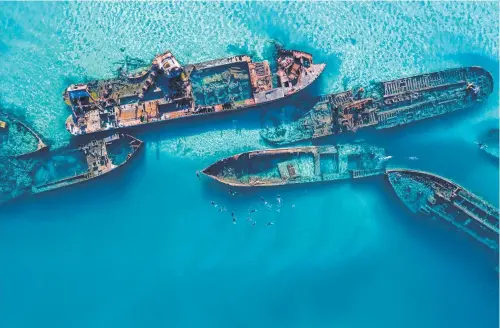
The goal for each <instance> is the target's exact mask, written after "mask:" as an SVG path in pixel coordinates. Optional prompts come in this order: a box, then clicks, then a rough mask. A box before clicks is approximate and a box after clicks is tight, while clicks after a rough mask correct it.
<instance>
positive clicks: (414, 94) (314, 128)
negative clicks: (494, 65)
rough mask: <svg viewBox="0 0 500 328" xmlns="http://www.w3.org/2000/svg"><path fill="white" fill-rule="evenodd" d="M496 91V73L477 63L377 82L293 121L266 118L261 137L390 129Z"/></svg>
mask: <svg viewBox="0 0 500 328" xmlns="http://www.w3.org/2000/svg"><path fill="white" fill-rule="evenodd" d="M492 91H493V78H492V76H491V74H490V73H489V72H488V71H486V70H484V69H483V68H481V67H476V66H473V67H463V68H456V69H450V70H445V71H439V72H434V73H428V74H421V75H416V76H411V77H406V78H401V79H396V80H392V81H386V82H379V83H373V84H371V85H369V86H367V87H365V88H358V89H354V90H348V91H345V92H340V93H334V94H330V95H326V96H321V97H320V98H319V100H318V102H317V103H316V104H315V105H314V107H313V108H312V109H311V110H309V111H307V112H306V113H304V114H303V115H302V116H301V117H299V118H298V119H296V120H292V121H291V122H285V121H284V120H278V121H277V122H265V125H264V128H263V130H262V131H261V136H262V137H263V138H264V139H265V140H267V141H268V142H270V143H273V144H277V145H282V144H288V143H293V142H297V141H301V140H306V139H314V138H319V137H324V136H329V135H335V134H340V133H346V132H356V131H357V130H359V129H363V128H369V127H373V128H375V129H387V128H391V127H395V126H398V125H404V124H409V123H412V122H415V121H420V120H423V119H428V118H432V117H436V116H440V115H444V114H446V113H450V112H454V111H457V110H460V109H465V108H469V107H472V106H474V105H476V104H477V103H480V102H482V101H484V100H485V99H486V98H487V97H488V96H489V95H490V94H491V92H492Z"/></svg>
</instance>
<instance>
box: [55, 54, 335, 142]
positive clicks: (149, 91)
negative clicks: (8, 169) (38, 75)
mask: <svg viewBox="0 0 500 328" xmlns="http://www.w3.org/2000/svg"><path fill="white" fill-rule="evenodd" d="M277 51H278V55H277V61H276V67H277V71H276V72H275V73H274V74H273V73H272V72H271V66H270V64H269V62H268V61H263V62H253V61H252V58H251V57H250V56H247V55H240V56H234V57H230V58H224V59H217V60H211V61H207V62H202V63H198V64H191V65H186V66H183V65H181V64H180V63H179V61H178V60H177V59H176V58H175V57H174V55H173V54H172V53H171V52H170V51H167V52H165V53H162V54H160V55H158V56H156V58H155V59H154V60H153V62H152V64H151V66H150V67H148V68H146V69H143V70H140V71H139V72H136V73H135V74H130V75H122V76H120V77H118V78H115V79H110V80H99V81H93V82H89V83H87V84H76V85H71V86H69V87H68V88H67V89H66V90H65V92H64V94H63V98H64V100H65V102H66V103H67V104H68V105H69V106H70V107H71V111H72V114H71V115H70V116H69V117H68V119H67V120H66V128H67V130H68V131H69V132H70V133H71V134H73V135H83V134H89V133H94V132H99V131H106V130H114V129H122V128H127V127H132V126H140V125H146V124H151V123H157V122H165V121H169V120H175V119H183V118H188V117H195V116H200V115H209V114H217V113H224V112H230V111H238V110H242V109H245V108H250V107H254V106H258V105H262V104H266V103H269V102H273V101H276V100H279V99H282V98H285V97H288V96H290V95H292V94H295V93H296V92H298V91H300V90H302V89H304V88H305V87H307V86H308V85H310V84H311V83H312V82H313V81H315V80H316V79H317V78H318V76H319V75H320V74H321V73H322V72H323V69H324V67H325V64H314V63H313V56H312V55H311V54H308V53H306V52H302V51H295V50H285V49H282V48H279V49H278V50H277Z"/></svg>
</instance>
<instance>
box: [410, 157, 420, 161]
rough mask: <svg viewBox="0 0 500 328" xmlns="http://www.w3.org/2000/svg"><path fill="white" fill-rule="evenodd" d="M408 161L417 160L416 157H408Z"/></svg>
mask: <svg viewBox="0 0 500 328" xmlns="http://www.w3.org/2000/svg"><path fill="white" fill-rule="evenodd" d="M408 159H409V160H410V161H416V160H417V159H418V157H416V156H410V157H408Z"/></svg>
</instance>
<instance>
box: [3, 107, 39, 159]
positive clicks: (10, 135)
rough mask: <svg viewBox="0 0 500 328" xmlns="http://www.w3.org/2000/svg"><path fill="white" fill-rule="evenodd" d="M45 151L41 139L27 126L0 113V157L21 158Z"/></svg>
mask: <svg viewBox="0 0 500 328" xmlns="http://www.w3.org/2000/svg"><path fill="white" fill-rule="evenodd" d="M46 149H47V145H46V144H45V143H44V142H43V140H42V138H40V136H39V135H38V134H37V133H36V132H35V131H33V129H31V128H30V127H29V126H28V125H27V124H25V123H24V122H22V121H21V120H19V119H16V118H14V117H12V116H10V115H6V114H1V113H0V157H2V156H12V157H22V156H26V155H30V154H34V153H36V152H39V151H42V150H46Z"/></svg>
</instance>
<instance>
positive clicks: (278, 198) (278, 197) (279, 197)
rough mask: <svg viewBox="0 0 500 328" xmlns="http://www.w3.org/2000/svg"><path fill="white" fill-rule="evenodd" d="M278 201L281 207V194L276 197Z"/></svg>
mask: <svg viewBox="0 0 500 328" xmlns="http://www.w3.org/2000/svg"><path fill="white" fill-rule="evenodd" d="M276 200H277V201H278V204H280V205H281V196H280V194H278V195H277V196H276Z"/></svg>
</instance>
